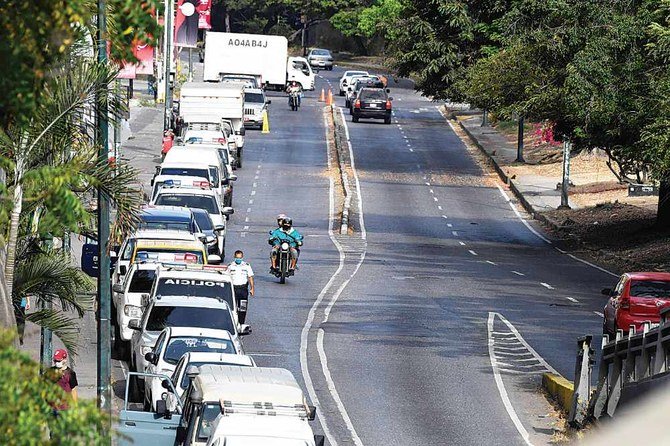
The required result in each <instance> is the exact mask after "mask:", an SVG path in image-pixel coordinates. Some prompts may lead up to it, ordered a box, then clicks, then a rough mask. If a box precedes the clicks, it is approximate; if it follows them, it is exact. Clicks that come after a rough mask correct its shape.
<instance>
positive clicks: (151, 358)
mask: <svg viewBox="0 0 670 446" xmlns="http://www.w3.org/2000/svg"><path fill="white" fill-rule="evenodd" d="M144 359H146V361H147V362H149V363H151V364H153V365H156V364H157V363H158V355H157V354H156V353H154V352H148V353H147V354H146V355H144Z"/></svg>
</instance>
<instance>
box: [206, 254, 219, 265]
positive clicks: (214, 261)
mask: <svg viewBox="0 0 670 446" xmlns="http://www.w3.org/2000/svg"><path fill="white" fill-rule="evenodd" d="M207 263H209V264H210V265H218V264H220V263H221V257H220V256H217V255H216V254H211V255H208V256H207Z"/></svg>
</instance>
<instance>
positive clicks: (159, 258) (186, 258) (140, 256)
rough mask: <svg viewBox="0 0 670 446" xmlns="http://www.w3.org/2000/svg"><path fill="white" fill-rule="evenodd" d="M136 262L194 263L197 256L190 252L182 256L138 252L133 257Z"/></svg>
mask: <svg viewBox="0 0 670 446" xmlns="http://www.w3.org/2000/svg"><path fill="white" fill-rule="evenodd" d="M135 261H137V262H160V263H165V262H183V263H195V262H197V261H198V256H197V255H195V254H192V253H190V252H186V253H183V254H175V253H167V252H151V253H150V252H146V251H138V252H137V254H136V255H135Z"/></svg>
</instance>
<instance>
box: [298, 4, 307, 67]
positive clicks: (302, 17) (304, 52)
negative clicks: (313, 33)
mask: <svg viewBox="0 0 670 446" xmlns="http://www.w3.org/2000/svg"><path fill="white" fill-rule="evenodd" d="M300 23H302V39H301V43H302V57H306V56H307V14H301V15H300Z"/></svg>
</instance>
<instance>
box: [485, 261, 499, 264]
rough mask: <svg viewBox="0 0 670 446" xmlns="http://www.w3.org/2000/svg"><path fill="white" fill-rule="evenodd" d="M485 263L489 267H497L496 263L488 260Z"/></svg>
mask: <svg viewBox="0 0 670 446" xmlns="http://www.w3.org/2000/svg"><path fill="white" fill-rule="evenodd" d="M486 263H488V264H489V265H497V263H496V262H492V261H490V260H487V261H486Z"/></svg>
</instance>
